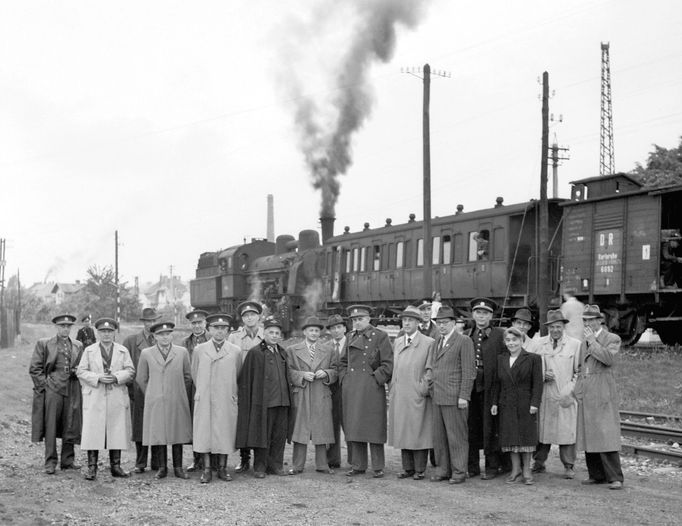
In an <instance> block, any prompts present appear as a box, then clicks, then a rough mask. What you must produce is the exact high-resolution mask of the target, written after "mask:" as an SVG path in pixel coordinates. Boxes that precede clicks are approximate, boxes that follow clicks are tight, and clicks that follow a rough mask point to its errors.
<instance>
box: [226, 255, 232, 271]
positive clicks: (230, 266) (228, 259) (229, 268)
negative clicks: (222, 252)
mask: <svg viewBox="0 0 682 526" xmlns="http://www.w3.org/2000/svg"><path fill="white" fill-rule="evenodd" d="M227 270H232V256H230V257H228V258H227Z"/></svg>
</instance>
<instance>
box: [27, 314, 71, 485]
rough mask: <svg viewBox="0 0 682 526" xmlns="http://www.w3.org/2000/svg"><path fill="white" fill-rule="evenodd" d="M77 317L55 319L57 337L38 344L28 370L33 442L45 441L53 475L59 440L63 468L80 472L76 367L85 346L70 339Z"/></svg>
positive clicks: (46, 471) (50, 473)
mask: <svg viewBox="0 0 682 526" xmlns="http://www.w3.org/2000/svg"><path fill="white" fill-rule="evenodd" d="M75 321H76V317H75V316H72V315H71V314H60V315H59V316H55V317H54V318H52V323H54V324H55V326H56V327H57V335H56V336H53V337H52V338H43V339H40V340H38V342H36V346H35V348H34V350H33V356H32V357H31V363H30V365H29V368H28V374H29V375H30V376H31V379H32V380H33V411H32V418H31V420H32V433H31V441H33V442H40V441H41V440H43V438H44V439H45V473H47V474H48V475H54V473H55V468H56V466H57V460H58V457H57V438H61V439H62V454H61V468H62V470H65V469H80V466H79V465H77V464H76V463H75V461H74V447H73V446H74V444H79V443H80V439H81V389H80V385H79V384H78V378H77V377H76V367H77V366H78V362H79V361H80V357H81V353H82V352H83V347H82V346H81V344H80V342H79V341H77V340H74V339H73V338H70V337H69V333H70V332H71V327H73V324H74V322H75Z"/></svg>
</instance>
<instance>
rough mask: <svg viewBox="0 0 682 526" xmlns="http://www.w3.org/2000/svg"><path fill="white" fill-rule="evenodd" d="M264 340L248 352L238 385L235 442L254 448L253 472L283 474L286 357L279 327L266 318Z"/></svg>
mask: <svg viewBox="0 0 682 526" xmlns="http://www.w3.org/2000/svg"><path fill="white" fill-rule="evenodd" d="M263 338H264V340H263V341H262V342H261V343H259V344H258V345H257V346H256V347H254V348H252V349H251V350H249V352H248V353H247V355H246V358H245V359H244V365H243V366H242V370H241V373H240V374H239V379H238V380H237V383H238V385H239V396H238V404H239V411H238V417H237V443H236V446H237V447H238V448H240V449H243V448H249V449H253V472H254V476H255V477H256V478H258V479H262V478H265V474H266V473H269V474H272V475H286V472H285V471H284V470H283V465H284V446H285V444H286V441H287V438H289V439H290V438H291V429H292V427H293V426H292V425H291V422H290V416H291V413H290V408H291V390H290V385H289V380H288V378H287V354H286V352H285V350H284V349H283V348H282V347H281V346H280V345H279V342H280V341H281V340H282V324H281V322H280V321H279V320H277V319H276V318H274V317H269V318H267V319H266V320H265V322H264V324H263Z"/></svg>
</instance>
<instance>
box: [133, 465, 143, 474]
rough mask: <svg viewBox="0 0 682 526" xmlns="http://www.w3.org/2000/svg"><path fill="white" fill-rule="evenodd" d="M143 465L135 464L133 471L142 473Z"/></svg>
mask: <svg viewBox="0 0 682 526" xmlns="http://www.w3.org/2000/svg"><path fill="white" fill-rule="evenodd" d="M144 469H145V468H143V467H139V466H135V469H134V470H133V473H144Z"/></svg>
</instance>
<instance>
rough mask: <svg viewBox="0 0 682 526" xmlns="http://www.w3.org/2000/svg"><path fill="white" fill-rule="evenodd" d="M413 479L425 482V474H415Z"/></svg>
mask: <svg viewBox="0 0 682 526" xmlns="http://www.w3.org/2000/svg"><path fill="white" fill-rule="evenodd" d="M412 478H413V479H414V480H424V472H423V471H422V472H421V473H415V474H414V476H413V477H412Z"/></svg>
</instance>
